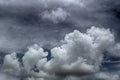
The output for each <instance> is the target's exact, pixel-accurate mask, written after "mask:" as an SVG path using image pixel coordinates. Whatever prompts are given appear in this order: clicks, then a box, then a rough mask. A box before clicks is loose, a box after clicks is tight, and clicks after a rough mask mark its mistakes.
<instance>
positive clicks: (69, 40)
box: [3, 26, 116, 80]
mask: <svg viewBox="0 0 120 80" xmlns="http://www.w3.org/2000/svg"><path fill="white" fill-rule="evenodd" d="M62 42H63V44H62V45H61V46H59V47H54V48H53V49H51V55H52V57H53V58H52V59H51V60H50V61H47V58H46V56H47V55H48V52H44V49H43V48H41V47H39V46H38V45H33V46H31V47H29V48H28V51H27V52H26V53H25V55H24V56H23V58H22V60H23V66H22V67H21V66H20V63H19V62H18V59H17V58H16V54H15V53H13V54H10V55H6V57H5V60H4V64H3V69H5V70H6V69H8V72H7V73H10V74H12V73H11V72H13V71H19V72H22V70H24V73H26V74H25V75H26V77H28V78H26V79H27V80H34V79H35V78H37V79H38V80H39V79H40V80H41V79H43V80H50V79H52V80H55V79H57V80H59V79H60V80H64V79H67V78H66V77H67V76H68V78H69V76H78V77H81V76H82V77H84V76H85V75H89V74H93V75H94V74H95V73H96V72H98V71H99V67H100V65H101V62H102V58H103V52H104V51H106V50H108V49H109V48H110V46H112V45H113V44H114V35H113V33H112V32H111V31H110V30H109V29H104V28H96V27H94V26H93V27H91V28H90V29H88V30H87V31H86V33H81V32H80V31H78V30H74V31H73V32H71V33H68V34H66V36H65V38H64V40H63V41H62ZM11 70H13V71H11ZM36 71H37V72H36ZM25 75H24V76H25ZM17 76H19V77H20V76H23V75H21V74H20V73H19V74H17ZM30 76H31V77H32V78H29V77H30ZM115 78H116V76H115ZM73 79H74V77H73V78H72V77H71V80H73ZM81 80H82V79H81ZM83 80H85V79H83ZM106 80H107V79H106Z"/></svg>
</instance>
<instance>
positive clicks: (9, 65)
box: [2, 53, 21, 75]
mask: <svg viewBox="0 0 120 80" xmlns="http://www.w3.org/2000/svg"><path fill="white" fill-rule="evenodd" d="M20 68H21V67H20V63H19V61H18V59H17V58H16V53H12V54H9V55H6V56H5V58H4V63H3V66H2V71H3V72H6V73H9V74H13V75H17V74H19V71H20Z"/></svg>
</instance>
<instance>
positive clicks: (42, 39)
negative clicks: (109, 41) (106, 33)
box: [0, 0, 120, 80]
mask: <svg viewBox="0 0 120 80" xmlns="http://www.w3.org/2000/svg"><path fill="white" fill-rule="evenodd" d="M91 26H96V27H98V28H105V29H107V28H109V29H110V31H111V32H113V34H114V37H115V43H119V41H120V35H119V34H120V1H119V0H0V52H1V54H0V60H1V61H0V62H1V63H2V62H3V58H4V55H6V54H7V53H11V52H16V53H20V54H18V56H19V57H20V56H23V54H24V53H23V52H25V51H26V50H27V49H28V47H29V46H31V45H34V44H38V45H39V46H40V47H43V48H44V49H47V51H48V52H49V53H50V49H51V48H53V47H56V46H60V45H61V44H62V41H61V40H63V39H64V36H65V35H66V34H68V33H70V32H72V31H74V30H79V31H80V32H82V33H85V32H86V30H87V29H89V28H91ZM114 48H115V49H116V47H114ZM119 48H120V46H119V45H118V46H117V50H118V49H119ZM112 52H113V53H116V52H117V51H116V52H114V50H111V51H110V52H109V51H108V52H107V51H106V52H105V53H103V54H104V55H105V56H104V60H103V62H102V65H101V71H105V72H112V73H114V72H115V71H118V72H117V73H119V68H120V62H119V61H120V51H119V50H118V55H117V54H114V55H112ZM21 53H22V54H21ZM109 53H110V54H109ZM58 74H59V73H58ZM65 74H67V73H65ZM108 75H109V74H108ZM3 79H4V78H3ZM5 80H6V79H5ZM14 80H17V79H14ZM30 80H31V79H30ZM48 80H49V79H48ZM71 80H72V79H71ZM81 80H86V79H84V78H82V79H81ZM92 80H95V79H92ZM105 80H107V79H105ZM111 80H112V79H111Z"/></svg>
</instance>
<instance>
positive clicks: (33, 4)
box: [0, 0, 120, 80]
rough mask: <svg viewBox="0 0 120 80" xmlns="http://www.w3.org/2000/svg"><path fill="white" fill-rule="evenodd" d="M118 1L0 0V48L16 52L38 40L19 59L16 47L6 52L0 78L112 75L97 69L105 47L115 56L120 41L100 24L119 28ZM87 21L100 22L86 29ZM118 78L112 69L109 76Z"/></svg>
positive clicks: (61, 79)
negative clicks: (8, 52) (20, 59)
mask: <svg viewBox="0 0 120 80" xmlns="http://www.w3.org/2000/svg"><path fill="white" fill-rule="evenodd" d="M111 3H112V4H111ZM111 5H112V6H111ZM118 5H119V1H116V2H115V1H113V0H109V1H106V0H102V1H99V0H89V1H86V0H36V1H33V0H0V6H1V8H0V11H1V12H0V50H2V51H6V52H7V51H9V50H10V52H13V51H15V52H16V51H18V50H23V49H24V50H26V46H29V45H31V44H34V43H36V44H38V45H39V44H40V46H38V45H34V46H31V47H29V48H28V51H26V52H25V53H24V56H23V58H22V61H21V62H20V61H19V59H18V58H17V54H16V53H12V54H8V55H6V56H5V58H4V62H3V65H2V68H1V72H0V77H1V78H2V80H6V79H7V78H9V79H11V80H17V79H24V80H37V79H38V80H80V79H81V80H88V79H91V80H96V79H98V80H99V79H105V80H109V79H112V77H114V76H112V75H114V74H108V73H99V74H97V75H96V73H97V72H99V70H100V65H101V62H102V60H103V56H104V55H103V53H104V52H105V51H108V52H109V53H108V54H110V55H114V56H118V55H119V47H120V46H119V43H116V42H115V37H114V34H113V33H112V32H111V31H110V30H109V29H106V28H99V27H101V26H102V27H109V28H112V29H114V30H116V29H119V27H118V25H119V24H118V23H119V20H118V18H116V15H115V14H117V15H118V13H114V9H116V6H118ZM117 10H118V7H117ZM118 12H119V11H118ZM51 21H52V23H51ZM91 25H97V26H99V27H98V28H97V27H91V28H90V29H87V31H86V32H84V30H85V29H86V28H88V27H90V26H91ZM73 29H77V30H74V31H73ZM79 30H80V31H79ZM71 31H73V32H71ZM70 32H71V33H70ZM83 32H84V33H83ZM66 33H68V34H66ZM65 34H66V35H65ZM51 35H52V36H51ZM64 35H65V38H64V39H63V40H62V41H61V42H59V40H60V39H62V38H63V36H64ZM18 45H19V46H18ZM41 45H42V46H41ZM48 45H49V46H50V47H49V46H48ZM51 46H52V47H51ZM56 46H57V47H56ZM42 47H43V48H42ZM44 48H45V49H46V48H47V49H50V51H46V50H44ZM49 54H51V56H48V55H49ZM48 57H51V59H47V58H48ZM90 75H92V77H93V78H91V76H90ZM101 75H102V76H103V75H104V76H103V77H104V78H103V77H101ZM86 76H87V77H86ZM89 76H90V77H89ZM110 76H112V77H110ZM6 77H7V78H6ZM16 77H17V78H16ZM117 78H118V76H116V75H115V78H113V80H114V79H116V80H117Z"/></svg>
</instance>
